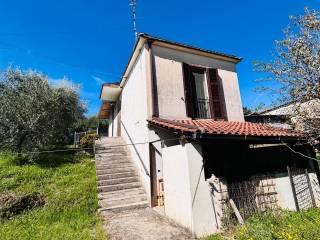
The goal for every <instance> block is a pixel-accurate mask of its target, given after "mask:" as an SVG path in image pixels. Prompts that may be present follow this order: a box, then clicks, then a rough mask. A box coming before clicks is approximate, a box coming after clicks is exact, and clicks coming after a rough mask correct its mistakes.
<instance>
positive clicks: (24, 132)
mask: <svg viewBox="0 0 320 240" xmlns="http://www.w3.org/2000/svg"><path fill="white" fill-rule="evenodd" d="M84 111H85V107H84V105H83V103H82V102H81V101H80V99H79V94H78V92H77V91H76V89H74V88H71V87H67V86H60V87H59V86H56V87H53V86H51V85H50V84H49V82H48V79H47V77H46V76H44V75H42V74H40V73H37V72H34V71H27V72H23V71H21V70H20V69H13V68H8V69H7V70H6V71H5V72H4V73H3V74H2V75H1V79H0V148H1V149H7V150H12V151H17V152H22V151H31V150H37V149H41V148H44V147H52V146H56V145H61V144H64V142H65V140H66V137H67V135H68V130H69V128H70V127H71V125H72V124H74V123H75V122H76V121H77V119H78V118H79V117H82V115H83V113H84Z"/></svg>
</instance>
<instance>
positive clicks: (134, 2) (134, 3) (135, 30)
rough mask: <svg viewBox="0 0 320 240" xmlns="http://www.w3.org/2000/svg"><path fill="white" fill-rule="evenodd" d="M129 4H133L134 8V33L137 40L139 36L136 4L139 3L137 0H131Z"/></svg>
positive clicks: (132, 7)
mask: <svg viewBox="0 0 320 240" xmlns="http://www.w3.org/2000/svg"><path fill="white" fill-rule="evenodd" d="M129 5H130V6H131V9H132V23H133V24H132V25H133V33H134V37H135V39H136V40H137V38H138V33H137V26H136V5H137V1H136V0H129Z"/></svg>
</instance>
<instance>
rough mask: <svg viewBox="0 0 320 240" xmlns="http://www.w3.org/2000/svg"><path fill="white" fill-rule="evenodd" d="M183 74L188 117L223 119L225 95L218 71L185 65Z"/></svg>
mask: <svg viewBox="0 0 320 240" xmlns="http://www.w3.org/2000/svg"><path fill="white" fill-rule="evenodd" d="M183 72H184V86H185V102H186V109H187V115H188V117H191V118H200V119H207V118H214V119H223V118H224V111H223V94H222V92H221V86H220V82H219V78H218V74H217V70H216V69H207V68H201V67H197V66H190V65H188V64H186V63H184V64H183Z"/></svg>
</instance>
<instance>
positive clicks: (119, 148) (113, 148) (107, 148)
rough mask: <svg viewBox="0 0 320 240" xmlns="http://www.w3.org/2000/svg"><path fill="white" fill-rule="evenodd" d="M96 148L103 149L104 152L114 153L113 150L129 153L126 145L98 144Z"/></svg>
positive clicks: (97, 149)
mask: <svg viewBox="0 0 320 240" xmlns="http://www.w3.org/2000/svg"><path fill="white" fill-rule="evenodd" d="M95 150H96V152H97V151H102V152H108V153H112V152H124V153H128V151H127V148H125V147H97V146H96V148H95Z"/></svg>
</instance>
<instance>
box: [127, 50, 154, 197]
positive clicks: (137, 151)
mask: <svg viewBox="0 0 320 240" xmlns="http://www.w3.org/2000/svg"><path fill="white" fill-rule="evenodd" d="M147 55H148V53H147V50H146V49H145V48H143V50H142V51H141V53H140V55H139V57H138V59H137V61H136V63H135V65H134V67H133V69H132V72H131V73H130V75H129V77H128V79H127V83H126V85H125V86H124V88H123V91H122V99H121V101H122V104H121V106H122V107H121V120H122V123H123V125H122V126H121V135H122V137H123V138H124V140H125V141H126V142H127V143H128V144H130V143H142V142H148V141H149V137H148V131H149V130H148V127H147V121H146V120H147V118H148V107H147V72H146V64H147V59H148V58H147ZM129 148H130V152H131V155H132V157H133V160H134V162H135V163H136V166H137V167H138V170H139V173H140V177H141V180H142V183H143V185H144V188H145V190H146V192H147V195H148V197H149V196H150V177H149V176H148V175H147V173H146V171H145V169H144V168H146V169H147V172H148V173H150V165H149V145H148V144H139V145H135V146H130V147H129Z"/></svg>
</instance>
